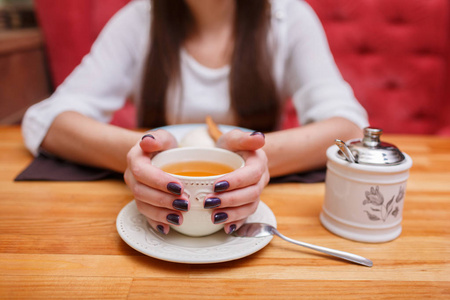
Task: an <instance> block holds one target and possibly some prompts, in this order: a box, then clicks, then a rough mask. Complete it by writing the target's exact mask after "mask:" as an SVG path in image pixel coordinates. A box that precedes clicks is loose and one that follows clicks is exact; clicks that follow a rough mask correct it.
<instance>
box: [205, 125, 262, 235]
mask: <svg viewBox="0 0 450 300" xmlns="http://www.w3.org/2000/svg"><path fill="white" fill-rule="evenodd" d="M264 143H265V137H264V134H262V133H261V132H253V133H248V132H243V131H241V130H238V129H235V130H232V131H230V132H228V133H226V134H224V135H222V136H221V137H220V138H219V139H218V141H217V143H216V145H217V147H220V148H225V149H228V150H230V151H233V152H236V153H238V154H239V155H241V156H242V157H243V158H244V160H245V166H244V167H243V168H240V169H238V170H235V171H233V172H231V173H229V174H226V175H224V176H223V177H221V178H219V179H218V180H217V181H216V182H215V190H214V191H215V193H214V194H210V195H207V197H206V199H205V205H204V206H205V208H214V210H213V212H212V220H211V221H212V222H214V223H216V224H221V223H223V224H224V225H225V232H227V233H228V234H230V233H232V232H233V231H235V230H236V229H238V228H239V227H240V226H241V225H242V224H244V222H245V220H246V219H247V217H248V216H249V215H251V214H253V213H254V212H255V211H256V209H257V207H258V204H259V196H260V194H261V192H262V190H263V188H264V187H265V186H266V185H267V184H268V182H269V180H270V174H269V169H268V166H267V157H266V154H265V152H264V151H263V150H262V149H261V148H262V147H263V146H264Z"/></svg>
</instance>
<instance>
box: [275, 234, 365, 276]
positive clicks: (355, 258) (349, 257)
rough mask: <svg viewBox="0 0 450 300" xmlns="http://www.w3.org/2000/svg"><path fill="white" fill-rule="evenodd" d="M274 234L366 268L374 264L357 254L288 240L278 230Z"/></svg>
mask: <svg viewBox="0 0 450 300" xmlns="http://www.w3.org/2000/svg"><path fill="white" fill-rule="evenodd" d="M272 232H273V234H276V235H277V236H279V237H280V238H282V239H283V240H285V241H288V242H290V243H293V244H296V245H299V246H303V247H306V248H309V249H312V250H316V251H319V252H322V253H325V254H329V255H332V256H336V257H339V258H342V259H345V260H348V261H351V262H354V263H357V264H360V265H363V266H366V267H372V266H373V262H372V261H371V260H370V259H367V258H364V257H362V256H359V255H356V254H352V253H348V252H344V251H339V250H334V249H330V248H326V247H321V246H316V245H311V244H308V243H304V242H300V241H296V240H293V239H291V238H288V237H286V236H284V235H282V234H281V233H280V232H279V231H278V230H276V229H273V230H272Z"/></svg>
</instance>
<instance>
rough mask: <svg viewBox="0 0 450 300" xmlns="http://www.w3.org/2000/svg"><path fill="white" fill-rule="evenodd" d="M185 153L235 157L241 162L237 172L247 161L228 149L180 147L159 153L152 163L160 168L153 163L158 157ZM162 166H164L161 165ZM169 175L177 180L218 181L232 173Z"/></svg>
mask: <svg viewBox="0 0 450 300" xmlns="http://www.w3.org/2000/svg"><path fill="white" fill-rule="evenodd" d="M185 151H190V152H196V151H212V152H221V153H223V154H225V155H229V156H233V157H234V158H235V159H238V160H239V162H240V165H239V167H237V168H234V170H233V171H236V170H238V169H240V168H242V167H243V166H244V165H245V161H244V159H243V158H242V156H240V155H239V154H237V153H235V152H233V151H230V150H227V149H223V148H218V147H178V148H171V149H167V150H164V151H161V152H159V153H158V154H156V155H155V156H153V157H152V160H151V163H152V165H153V166H155V167H157V168H160V166H157V165H155V164H154V163H153V162H154V160H155V159H157V157H161V156H163V155H168V154H171V153H174V152H175V153H176V152H185ZM161 166H162V165H161ZM233 171H232V172H233ZM166 173H167V174H170V175H171V176H174V177H176V178H179V179H182V180H183V179H184V180H214V179H217V178H219V177H222V176H224V175H226V174H230V173H231V172H228V173H223V174H219V175H213V176H185V175H177V174H173V173H169V172H166Z"/></svg>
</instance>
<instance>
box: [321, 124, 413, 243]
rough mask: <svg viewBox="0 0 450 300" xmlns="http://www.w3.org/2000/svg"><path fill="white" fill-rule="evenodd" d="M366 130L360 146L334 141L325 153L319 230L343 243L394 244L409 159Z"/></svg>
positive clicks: (378, 133) (357, 142)
mask: <svg viewBox="0 0 450 300" xmlns="http://www.w3.org/2000/svg"><path fill="white" fill-rule="evenodd" d="M381 134H382V130H381V129H377V128H365V129H364V138H363V139H362V140H350V141H348V142H347V143H345V142H343V141H340V140H336V145H333V146H331V147H329V148H328V149H327V158H328V162H327V174H326V179H325V199H324V204H323V208H322V212H321V213H320V221H321V223H322V225H323V226H324V227H325V228H327V229H328V230H329V231H331V232H333V233H334V234H337V235H339V236H342V237H344V238H347V239H351V240H355V241H360V242H371V243H380V242H387V241H390V240H393V239H395V238H397V237H398V236H399V235H400V233H401V231H402V226H401V221H402V212H403V204H404V200H405V199H404V198H405V191H406V182H407V179H408V177H409V169H410V168H411V166H412V160H411V158H410V157H409V156H408V155H407V154H406V153H403V152H401V151H400V150H399V149H398V148H397V147H395V146H394V145H392V144H388V143H385V142H382V141H380V136H381Z"/></svg>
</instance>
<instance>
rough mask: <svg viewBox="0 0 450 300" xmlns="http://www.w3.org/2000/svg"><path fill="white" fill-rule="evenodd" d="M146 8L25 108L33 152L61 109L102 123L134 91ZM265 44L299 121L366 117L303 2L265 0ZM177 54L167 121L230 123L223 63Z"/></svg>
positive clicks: (105, 35) (120, 16)
mask: <svg viewBox="0 0 450 300" xmlns="http://www.w3.org/2000/svg"><path fill="white" fill-rule="evenodd" d="M149 9H150V5H149V3H148V1H146V0H134V1H131V2H130V3H129V4H128V5H127V6H125V8H123V9H122V10H121V11H119V12H118V13H117V14H116V15H115V16H114V17H113V18H112V20H111V21H110V22H109V23H108V24H107V25H106V26H105V29H104V30H103V31H102V33H101V34H100V36H99V38H98V39H97V41H96V42H95V44H94V45H93V47H92V50H91V52H90V54H88V55H87V56H86V57H85V58H84V59H83V61H82V63H81V64H80V65H79V66H78V67H77V68H76V69H75V70H74V72H73V73H72V74H71V75H70V76H69V77H68V78H67V79H66V80H65V81H64V82H63V83H62V84H61V86H59V87H58V89H57V90H56V92H55V93H54V94H53V95H52V96H51V97H50V98H49V99H46V100H44V101H42V102H40V103H38V104H36V105H33V106H32V107H30V108H29V109H28V111H27V113H26V115H25V117H24V120H23V124H22V130H23V136H24V139H25V144H26V146H27V147H28V149H29V150H30V151H31V152H32V153H33V154H35V155H36V154H37V153H38V149H39V146H40V144H41V143H42V140H43V138H44V137H45V135H46V133H47V131H48V129H49V127H50V125H51V123H52V122H53V120H54V118H55V117H56V116H57V115H58V114H60V113H61V112H64V111H76V112H79V113H81V114H84V115H86V116H89V117H91V118H94V119H96V120H98V121H101V122H109V121H110V119H111V116H112V114H113V113H114V112H115V111H116V110H118V109H120V108H121V107H122V106H123V104H124V103H125V101H126V98H127V97H128V96H130V95H131V94H136V93H138V91H139V90H140V86H141V81H142V68H143V65H144V62H145V58H146V53H147V49H148V44H149V30H150V13H149ZM270 41H271V42H270V43H269V45H270V47H271V48H272V51H273V53H274V60H273V73H274V79H275V83H276V85H277V87H278V89H279V91H280V94H282V95H283V96H284V97H286V98H287V97H292V98H293V100H294V105H295V107H296V109H297V112H298V116H299V121H300V123H301V124H306V123H310V122H316V121H320V120H324V119H327V118H330V117H334V116H340V117H344V118H347V119H349V120H351V121H352V122H354V123H355V124H357V125H358V126H360V127H361V128H362V127H365V126H367V124H368V121H367V114H366V112H365V110H364V109H363V108H362V106H361V105H360V104H359V103H358V101H357V100H356V99H355V97H354V95H353V91H352V89H351V88H350V86H349V85H348V84H347V83H346V82H345V81H344V80H343V79H342V76H341V74H340V72H339V70H338V69H337V67H336V64H335V62H334V60H333V57H332V55H331V52H330V50H329V47H328V43H327V40H326V37H325V33H324V31H323V28H322V26H321V24H320V21H319V19H318V18H317V16H316V15H315V13H314V11H313V10H312V9H311V7H310V6H309V5H308V4H307V3H306V2H304V1H299V0H273V1H272V20H271V39H270ZM180 58H181V76H182V78H181V84H182V88H180V86H177V87H175V89H173V90H171V91H169V97H168V99H167V101H168V107H169V108H170V109H168V110H167V115H166V117H167V120H168V122H169V124H174V123H194V122H198V123H200V122H204V116H205V114H210V115H212V116H213V118H214V119H215V120H216V121H217V122H219V123H224V124H231V125H233V124H234V125H235V120H234V119H233V114H232V113H231V106H230V99H229V84H228V76H229V72H230V67H229V66H225V67H222V68H219V69H211V68H207V67H205V66H203V65H201V64H200V63H199V62H197V61H196V60H195V59H194V58H193V57H192V56H190V55H189V53H187V51H186V50H184V49H182V51H181V55H180ZM137 98H138V97H137ZM74 126H75V124H74Z"/></svg>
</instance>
